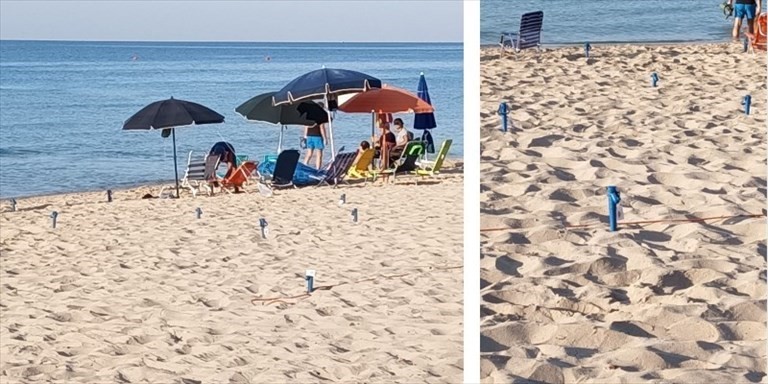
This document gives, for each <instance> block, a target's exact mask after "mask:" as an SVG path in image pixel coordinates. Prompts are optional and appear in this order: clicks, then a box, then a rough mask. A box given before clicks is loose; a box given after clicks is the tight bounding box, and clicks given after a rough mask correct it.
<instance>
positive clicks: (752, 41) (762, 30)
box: [746, 13, 768, 53]
mask: <svg viewBox="0 0 768 384" xmlns="http://www.w3.org/2000/svg"><path fill="white" fill-rule="evenodd" d="M767 22H768V14H767V13H761V14H760V16H758V17H757V20H756V21H755V26H754V30H753V31H750V32H749V33H746V35H747V38H748V39H749V47H750V49H751V51H752V53H754V52H755V51H756V50H757V51H765V50H766V32H768V28H766V23H767Z"/></svg>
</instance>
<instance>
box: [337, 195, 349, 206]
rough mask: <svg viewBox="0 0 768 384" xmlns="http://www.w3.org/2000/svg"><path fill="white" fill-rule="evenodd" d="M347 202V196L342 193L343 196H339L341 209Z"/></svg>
mask: <svg viewBox="0 0 768 384" xmlns="http://www.w3.org/2000/svg"><path fill="white" fill-rule="evenodd" d="M346 202H347V194H346V193H342V194H341V196H339V207H341V206H342V205H344V204H345V203H346Z"/></svg>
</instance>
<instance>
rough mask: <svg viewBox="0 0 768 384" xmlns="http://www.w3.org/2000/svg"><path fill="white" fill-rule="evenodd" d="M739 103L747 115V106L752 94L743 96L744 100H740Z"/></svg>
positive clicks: (749, 104) (750, 101)
mask: <svg viewBox="0 0 768 384" xmlns="http://www.w3.org/2000/svg"><path fill="white" fill-rule="evenodd" d="M741 105H743V106H744V114H746V115H747V116H749V107H750V106H751V105H752V96H750V95H746V96H744V100H742V101H741Z"/></svg>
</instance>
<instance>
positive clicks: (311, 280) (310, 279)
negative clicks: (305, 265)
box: [304, 269, 315, 294]
mask: <svg viewBox="0 0 768 384" xmlns="http://www.w3.org/2000/svg"><path fill="white" fill-rule="evenodd" d="M304 280H306V281H307V294H310V293H312V291H314V290H315V288H314V287H313V285H314V284H315V271H314V270H312V269H307V272H306V273H305V274H304Z"/></svg>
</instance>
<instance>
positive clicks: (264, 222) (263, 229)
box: [259, 218, 269, 239]
mask: <svg viewBox="0 0 768 384" xmlns="http://www.w3.org/2000/svg"><path fill="white" fill-rule="evenodd" d="M267 225H268V224H267V219H264V218H261V219H259V227H261V238H262V239H266V238H267V235H268V234H269V229H268V228H267Z"/></svg>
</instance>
